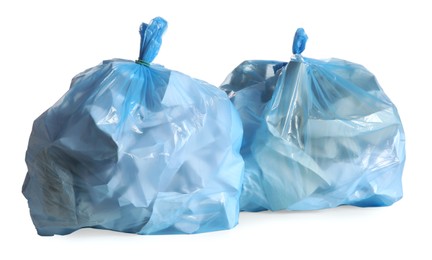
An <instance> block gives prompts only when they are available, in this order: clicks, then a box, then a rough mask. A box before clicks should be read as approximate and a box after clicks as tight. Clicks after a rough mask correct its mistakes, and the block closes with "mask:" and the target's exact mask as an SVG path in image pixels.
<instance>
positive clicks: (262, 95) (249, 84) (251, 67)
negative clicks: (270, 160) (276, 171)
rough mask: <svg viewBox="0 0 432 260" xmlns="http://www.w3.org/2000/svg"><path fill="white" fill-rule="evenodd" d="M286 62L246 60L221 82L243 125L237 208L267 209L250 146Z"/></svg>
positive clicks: (249, 209)
mask: <svg viewBox="0 0 432 260" xmlns="http://www.w3.org/2000/svg"><path fill="white" fill-rule="evenodd" d="M285 65H286V62H282V61H274V60H248V61H244V62H242V63H241V64H240V65H238V66H237V67H236V68H235V69H234V70H233V71H232V72H231V73H230V74H229V75H228V76H227V78H226V79H225V81H224V82H223V83H222V85H221V89H223V90H225V91H226V93H227V94H228V96H229V97H230V98H231V101H232V102H233V104H234V106H235V107H236V109H237V111H238V112H239V114H240V117H241V119H242V123H243V130H244V134H243V143H242V148H241V154H242V156H243V159H244V160H245V178H244V183H243V190H242V193H241V197H240V208H241V209H242V210H245V211H260V210H265V209H268V208H269V205H268V203H267V199H266V197H265V194H264V191H263V189H262V187H263V184H262V183H261V179H260V178H259V176H261V171H260V169H259V167H258V166H257V165H256V161H255V158H254V157H253V156H252V154H251V145H252V141H253V138H254V136H255V133H256V131H257V130H258V128H259V127H260V125H261V116H262V113H263V111H264V108H265V105H266V104H267V102H269V101H270V99H271V97H272V95H273V91H274V88H275V86H276V82H277V80H278V78H279V75H280V72H281V71H282V70H281V68H282V67H283V66H285Z"/></svg>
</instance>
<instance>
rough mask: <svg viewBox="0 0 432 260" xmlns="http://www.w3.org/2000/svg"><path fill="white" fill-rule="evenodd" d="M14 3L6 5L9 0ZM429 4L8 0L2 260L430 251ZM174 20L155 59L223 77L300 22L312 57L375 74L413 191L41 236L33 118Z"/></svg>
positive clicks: (1, 82) (209, 77)
mask: <svg viewBox="0 0 432 260" xmlns="http://www.w3.org/2000/svg"><path fill="white" fill-rule="evenodd" d="M8 2H9V3H8ZM427 3H428V1H417V0H411V1H365V0H363V1H343V0H341V1H335V0H332V1H307V0H301V1H288V0H286V1H273V0H266V1H253V0H250V1H235V0H229V1H225V0H218V1H212V2H209V1H207V2H206V1H189V0H187V1H186V0H182V1H163V0H153V1H147V0H146V1H144V0H142V1H126V0H122V1H100V2H96V1H95V2H91V1H79V0H74V1H68V2H66V1H30V0H29V1H19V0H15V1H2V2H1V3H0V58H1V60H0V73H1V74H0V87H1V88H0V93H1V94H0V98H1V102H0V113H1V116H0V120H1V128H0V138H1V144H2V146H1V149H0V152H1V156H0V158H1V164H0V166H1V177H0V180H1V186H0V227H1V229H0V237H1V239H2V242H1V249H0V259H29V258H32V259H91V258H94V259H168V258H169V259H252V258H253V259H394V258H397V259H432V252H431V251H432V249H431V247H432V238H431V234H432V224H431V220H432V214H431V213H430V211H431V200H432V195H431V191H430V190H431V188H430V187H431V185H432V177H431V174H432V166H431V161H432V159H431V156H430V155H431V152H430V151H431V150H432V142H431V138H430V136H431V132H430V131H431V127H430V119H431V117H432V113H431V112H432V97H431V96H430V93H431V91H430V89H431V88H432V84H431V80H430V75H431V74H432V66H431V61H432V55H431V48H432V41H431V29H430V25H431V24H432V18H431V17H432V15H431V9H430V8H428V7H429V5H426V4H427ZM155 16H162V17H164V18H165V19H166V20H167V21H168V23H169V25H168V30H167V32H166V33H165V37H164V38H163V45H162V48H161V50H160V53H159V56H158V57H157V58H156V59H155V62H156V63H159V64H163V65H164V66H166V67H167V68H170V69H174V70H178V71H181V72H183V73H186V74H189V75H191V76H193V77H195V78H199V79H203V80H205V81H208V82H210V83H212V84H214V85H216V86H218V85H219V84H220V83H221V82H222V81H223V80H224V79H225V77H226V75H227V74H228V73H229V72H230V71H231V70H232V69H233V68H234V67H235V66H237V65H238V64H239V63H240V62H241V61H243V60H246V59H276V60H285V61H288V60H289V58H290V56H291V44H292V37H293V34H294V32H295V30H296V28H297V27H304V28H305V30H306V32H307V34H308V35H309V41H308V43H307V46H306V51H305V52H304V53H303V54H304V56H306V57H311V58H329V57H337V58H342V59H346V60H349V61H353V62H356V63H360V64H362V65H364V66H365V67H366V68H368V69H369V70H370V71H371V72H373V73H374V74H375V75H376V76H377V78H378V80H379V82H380V84H381V86H382V87H383V88H384V90H385V92H386V93H387V95H388V96H389V97H390V98H391V99H392V101H393V102H394V103H395V104H396V106H397V107H398V109H399V112H400V115H401V118H402V121H403V124H404V127H405V131H406V138H407V145H406V149H407V161H406V167H405V171H404V177H403V183H404V193H405V196H404V198H403V199H402V200H401V201H399V202H397V203H396V204H394V205H393V206H391V207H386V208H354V207H341V208H336V209H328V210H321V211H310V212H273V213H272V212H261V213H241V215H240V224H239V225H238V226H237V227H236V228H234V229H232V230H229V231H221V232H213V233H207V234H199V235H175V236H169V235H167V236H138V235H131V234H123V233H117V232H111V231H101V230H91V229H87V230H80V231H77V232H75V233H73V234H71V235H68V236H54V237H39V236H38V235H37V234H36V231H35V229H34V227H33V224H32V222H31V219H30V215H29V211H28V207H27V202H26V200H25V198H24V197H23V196H22V194H21V185H22V183H23V181H24V177H25V174H26V171H27V168H26V165H25V162H24V156H25V151H26V148H27V142H28V137H29V135H30V131H31V126H32V122H33V120H34V119H35V118H36V117H37V116H39V115H40V114H41V113H42V112H43V111H44V110H46V109H47V108H49V107H50V106H51V105H52V104H53V103H54V102H55V101H57V100H58V99H59V98H60V97H61V96H62V95H63V94H64V93H65V92H66V91H67V89H68V88H69V84H70V80H71V79H72V77H73V76H74V75H75V74H77V73H79V72H81V71H83V70H84V69H87V68H89V67H92V66H95V65H97V64H98V63H99V62H101V61H102V60H104V59H111V58H125V59H131V60H134V59H136V58H137V56H138V52H139V34H138V27H139V25H140V23H141V22H149V21H150V20H151V19H152V18H153V17H155Z"/></svg>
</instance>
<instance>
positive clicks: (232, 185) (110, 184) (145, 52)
mask: <svg viewBox="0 0 432 260" xmlns="http://www.w3.org/2000/svg"><path fill="white" fill-rule="evenodd" d="M166 26H167V24H166V22H165V21H164V20H163V19H162V18H155V19H154V20H153V21H152V22H151V23H150V24H149V25H146V24H143V25H142V26H141V30H140V32H141V36H142V40H141V52H140V56H139V59H138V60H137V61H136V62H134V61H130V60H119V59H114V60H108V61H104V62H103V63H102V64H100V65H98V66H96V67H93V68H91V69H88V70H86V71H84V72H82V73H80V74H78V75H77V76H76V77H75V78H74V79H73V80H72V84H71V88H70V90H69V91H68V92H67V93H66V94H65V95H64V96H63V97H62V98H61V99H60V100H59V101H58V102H57V103H56V104H55V105H54V106H52V107H51V108H50V109H48V110H47V111H46V112H45V113H43V114H42V115H41V116H40V117H39V118H38V119H36V120H35V122H34V125H33V130H32V133H31V136H30V141H29V145H28V150H27V154H26V163H27V166H28V173H27V176H26V180H25V182H24V185H23V194H24V195H25V197H26V198H27V199H28V204H29V207H30V213H31V217H32V220H33V223H34V225H35V226H36V229H37V232H38V234H40V235H53V234H62V235H63V234H68V233H71V232H73V231H75V230H77V229H80V228H84V227H92V228H98V229H109V230H116V231H122V232H129V233H137V234H174V233H199V232H207V231H215V230H222V229H229V228H232V227H234V226H235V225H236V224H237V222H238V214H239V196H240V190H241V184H242V178H243V167H244V163H243V160H242V157H241V156H240V154H239V149H240V145H241V140H242V127H241V121H240V118H239V116H238V114H237V112H236V111H235V109H234V107H233V105H232V104H231V102H230V101H229V99H228V98H227V96H226V94H225V93H224V92H223V91H222V90H220V89H218V88H216V87H214V86H212V85H209V84H207V83H205V82H203V81H200V80H196V79H193V78H191V77H189V76H186V75H184V74H182V73H180V72H177V71H172V70H168V69H166V68H164V67H162V66H160V65H155V64H150V62H151V61H152V60H153V59H154V57H155V56H156V54H157V52H158V50H159V47H160V44H161V36H162V33H163V31H164V30H165V28H166Z"/></svg>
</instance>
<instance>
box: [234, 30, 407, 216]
mask: <svg viewBox="0 0 432 260" xmlns="http://www.w3.org/2000/svg"><path fill="white" fill-rule="evenodd" d="M306 41H307V36H306V34H305V33H304V30H303V29H299V30H298V31H297V33H296V36H295V38H294V43H293V53H294V56H293V57H292V59H291V61H290V62H289V63H288V65H286V66H285V67H283V69H282V72H281V74H280V76H279V77H278V81H277V84H276V87H275V90H274V93H273V96H272V98H271V100H270V101H268V102H267V103H266V104H265V107H264V109H263V111H262V113H261V114H258V113H257V116H259V120H260V124H259V126H258V125H257V124H255V125H254V127H256V128H257V130H256V132H255V133H254V135H253V136H248V138H250V139H249V140H248V141H247V142H245V143H246V144H247V145H248V146H250V154H249V155H248V154H246V156H245V155H244V154H243V155H244V156H245V163H246V171H245V182H244V187H243V190H244V191H250V192H249V195H248V196H243V194H242V196H241V202H240V203H241V205H242V207H241V209H242V210H250V211H257V210H263V209H270V210H284V209H286V210H312V209H321V208H331V207H336V206H339V205H346V204H348V205H355V206H361V207H366V206H388V205H391V204H393V203H394V202H396V201H398V200H399V199H400V198H401V197H402V181H401V178H402V171H403V167H404V163H405V134H404V130H403V127H402V123H401V120H400V118H399V115H398V112H397V109H396V107H395V106H394V104H393V103H392V102H391V101H390V99H389V98H388V97H387V96H386V95H385V93H384V91H383V90H382V88H381V87H380V85H379V84H378V82H377V80H376V78H375V76H374V75H373V74H372V73H370V72H369V71H368V70H366V69H365V68H364V67H363V66H361V65H358V64H355V63H351V62H348V61H344V60H340V59H329V60H315V59H309V58H305V57H303V56H302V55H301V53H302V51H303V50H304V48H305V45H306ZM243 102H245V103H246V102H249V103H247V104H245V103H243V104H239V100H237V102H236V100H234V104H235V106H236V107H237V108H240V107H243V106H250V107H253V106H254V105H253V104H252V103H251V102H253V101H252V99H249V101H243ZM256 103H257V104H256V106H261V105H262V104H261V103H260V102H256ZM240 114H241V116H242V120H243V121H246V122H247V121H248V120H249V119H248V118H244V114H242V113H240ZM243 125H244V126H245V123H244V122H243ZM244 131H245V132H246V131H248V130H247V129H246V128H245V130H244ZM245 138H246V135H245ZM242 151H244V150H243V148H242ZM248 156H249V157H252V159H249V157H248ZM251 179H252V180H254V181H253V182H251V181H248V180H251ZM248 185H249V186H248ZM254 191H255V192H254ZM255 201H261V203H260V205H254V203H255ZM244 205H247V206H248V207H243V206H244Z"/></svg>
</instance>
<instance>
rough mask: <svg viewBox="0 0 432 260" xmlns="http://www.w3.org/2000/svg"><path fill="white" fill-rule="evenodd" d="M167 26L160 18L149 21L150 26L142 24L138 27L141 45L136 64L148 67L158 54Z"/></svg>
mask: <svg viewBox="0 0 432 260" xmlns="http://www.w3.org/2000/svg"><path fill="white" fill-rule="evenodd" d="M167 26H168V23H167V21H165V20H164V19H163V18H161V17H156V18H154V19H153V20H151V22H150V24H146V23H142V24H141V27H140V35H141V43H140V54H139V57H138V60H137V61H136V62H137V63H138V64H143V65H147V66H148V65H149V64H150V63H151V62H152V61H153V60H154V58H155V57H156V55H157V54H158V52H159V49H160V46H161V44H162V35H163V34H164V32H165V30H166V28H167Z"/></svg>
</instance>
